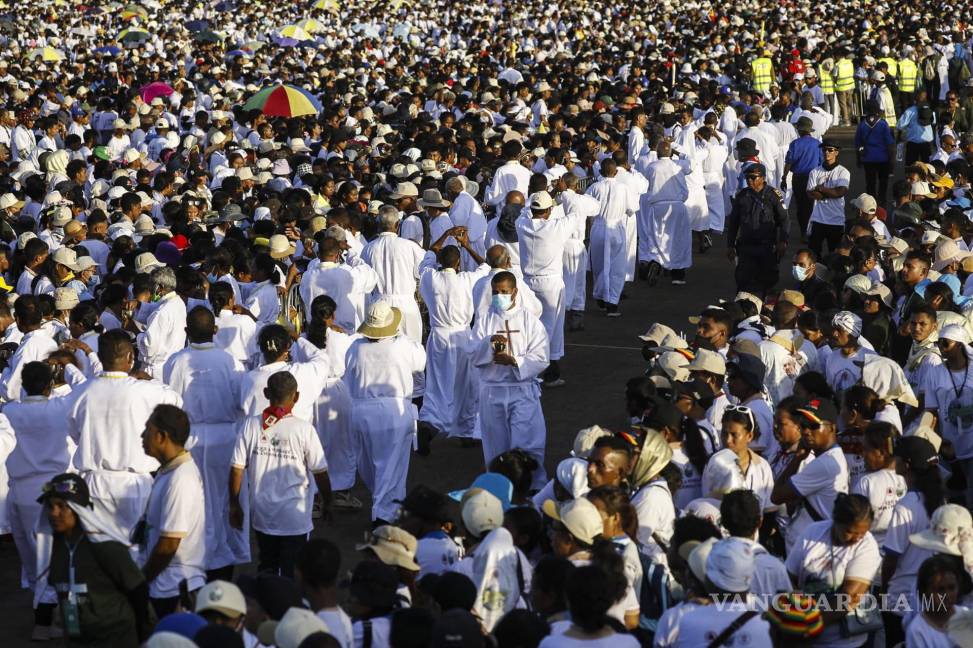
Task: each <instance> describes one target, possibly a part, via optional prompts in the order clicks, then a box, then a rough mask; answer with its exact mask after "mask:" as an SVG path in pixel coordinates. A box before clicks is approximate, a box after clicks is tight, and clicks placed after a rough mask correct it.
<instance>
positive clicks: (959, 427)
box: [921, 362, 973, 459]
mask: <svg viewBox="0 0 973 648" xmlns="http://www.w3.org/2000/svg"><path fill="white" fill-rule="evenodd" d="M926 378H927V381H924V382H925V384H923V386H922V388H921V391H922V392H923V393H925V395H926V402H925V407H926V408H927V409H936V410H938V411H937V418H938V419H939V423H940V425H941V426H942V436H943V439H944V440H946V441H949V442H950V443H952V444H953V449H954V450H955V451H956V458H957V459H969V458H971V457H973V362H969V363H967V365H966V370H965V371H950V370H949V367H947V366H946V365H945V364H941V365H938V366H937V367H935V368H934V369H932V370H931V371H929V372H928V373H927V374H926Z"/></svg>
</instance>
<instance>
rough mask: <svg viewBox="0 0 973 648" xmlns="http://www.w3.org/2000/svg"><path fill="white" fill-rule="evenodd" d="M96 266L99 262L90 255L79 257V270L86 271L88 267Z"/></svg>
mask: <svg viewBox="0 0 973 648" xmlns="http://www.w3.org/2000/svg"><path fill="white" fill-rule="evenodd" d="M96 267H98V262H97V261H95V260H94V259H92V258H91V257H90V256H80V257H78V272H84V271H85V270H87V269H88V268H96Z"/></svg>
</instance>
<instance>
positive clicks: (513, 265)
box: [486, 217, 524, 277]
mask: <svg viewBox="0 0 973 648" xmlns="http://www.w3.org/2000/svg"><path fill="white" fill-rule="evenodd" d="M499 222H500V218H499V217H497V218H493V219H491V220H490V222H489V223H487V235H486V246H487V248H488V249H489V248H492V247H493V246H494V245H502V246H503V247H504V249H506V250H507V253H508V254H509V255H510V268H509V270H510V272H512V273H514V274H515V275H517V276H518V277H523V276H524V273H523V272H521V270H520V244H519V243H518V242H517V241H508V240H506V239H504V238H503V237H501V236H500V232H498V231H497V223H499Z"/></svg>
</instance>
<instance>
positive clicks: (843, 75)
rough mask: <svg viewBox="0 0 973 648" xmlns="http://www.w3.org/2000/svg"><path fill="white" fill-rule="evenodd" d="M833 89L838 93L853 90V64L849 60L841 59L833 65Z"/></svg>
mask: <svg viewBox="0 0 973 648" xmlns="http://www.w3.org/2000/svg"><path fill="white" fill-rule="evenodd" d="M834 89H835V90H837V91H838V92H847V91H848V90H854V89H855V64H854V63H852V62H851V59H847V58H843V59H841V60H840V61H838V64H837V65H835V75H834Z"/></svg>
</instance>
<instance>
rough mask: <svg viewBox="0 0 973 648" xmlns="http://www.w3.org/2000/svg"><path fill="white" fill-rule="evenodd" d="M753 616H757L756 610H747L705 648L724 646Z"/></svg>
mask: <svg viewBox="0 0 973 648" xmlns="http://www.w3.org/2000/svg"><path fill="white" fill-rule="evenodd" d="M755 616H757V611H756V610H747V611H746V612H744V613H743V614H741V615H740V616H738V617H737V618H736V619H735V620H734V621H733V623H731V624H730V625H728V626H726V629H724V630H723V632H721V633H720V634H719V636H717V637H716V638H715V639H713V641H711V642H709V645H708V646H706V648H719V647H720V646H722V645H723V644H725V643H726V640H727V639H729V638H730V637H732V636H733V635H734V633H736V631H737V630H739V629H740V628H742V627H743V626H745V625H746V624H747V621H749V620H750V619H752V618H753V617H755Z"/></svg>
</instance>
